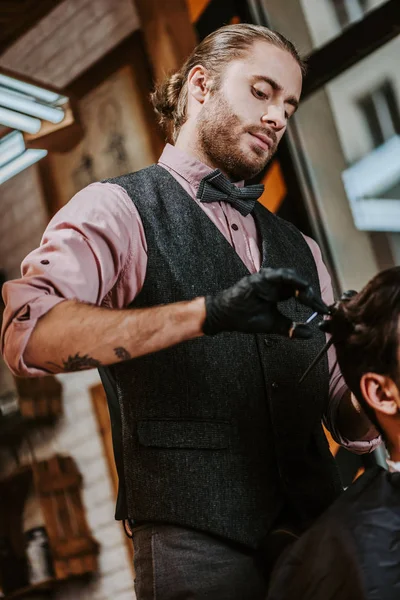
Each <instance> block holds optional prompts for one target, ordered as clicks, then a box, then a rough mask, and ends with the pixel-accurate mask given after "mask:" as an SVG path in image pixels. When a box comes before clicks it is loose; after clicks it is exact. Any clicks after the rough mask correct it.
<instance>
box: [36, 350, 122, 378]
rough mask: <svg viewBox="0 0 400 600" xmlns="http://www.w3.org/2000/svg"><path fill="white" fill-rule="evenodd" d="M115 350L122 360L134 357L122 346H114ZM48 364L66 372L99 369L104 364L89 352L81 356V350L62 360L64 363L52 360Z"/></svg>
mask: <svg viewBox="0 0 400 600" xmlns="http://www.w3.org/2000/svg"><path fill="white" fill-rule="evenodd" d="M114 352H115V355H116V356H117V357H118V358H119V359H120V360H129V359H130V358H132V357H131V355H130V353H129V352H128V350H126V349H125V348H123V347H122V346H118V347H117V348H114ZM47 364H48V365H51V366H53V367H56V368H57V370H58V371H63V372H64V373H71V372H73V371H84V370H85V369H97V368H98V367H101V366H102V363H101V362H100V361H99V360H97V359H96V358H92V357H91V356H89V354H84V355H83V356H80V354H79V352H77V353H76V354H75V356H68V358H67V360H63V361H62V365H58V364H57V363H53V362H50V361H47Z"/></svg>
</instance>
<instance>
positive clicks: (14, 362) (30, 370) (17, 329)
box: [3, 295, 65, 377]
mask: <svg viewBox="0 0 400 600" xmlns="http://www.w3.org/2000/svg"><path fill="white" fill-rule="evenodd" d="M64 301H65V298H60V297H57V296H50V295H48V296H44V297H42V298H40V300H38V301H37V302H32V303H29V304H26V305H25V306H24V308H23V309H22V310H20V311H19V313H18V315H17V316H16V317H14V319H13V321H12V322H11V323H10V325H9V327H8V329H7V331H6V333H5V336H4V349H3V352H4V354H3V358H4V361H5V362H6V364H7V366H8V368H9V369H10V370H11V372H12V373H13V374H14V375H16V376H17V377H43V376H44V375H49V374H50V373H51V371H50V370H48V371H47V370H46V369H43V368H36V367H31V366H28V365H26V363H25V361H24V352H25V349H26V346H27V345H28V342H29V338H30V337H31V334H32V331H33V329H34V327H35V325H36V323H37V321H38V319H39V318H40V317H41V316H43V315H44V314H46V313H47V312H48V311H49V310H50V309H52V308H53V307H54V306H56V305H57V304H59V303H60V302H64Z"/></svg>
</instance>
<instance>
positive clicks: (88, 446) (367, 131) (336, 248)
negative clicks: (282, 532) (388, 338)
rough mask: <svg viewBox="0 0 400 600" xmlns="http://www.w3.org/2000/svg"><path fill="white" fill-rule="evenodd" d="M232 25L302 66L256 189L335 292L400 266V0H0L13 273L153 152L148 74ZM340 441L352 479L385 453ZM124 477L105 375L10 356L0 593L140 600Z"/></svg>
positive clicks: (3, 257) (3, 264) (1, 155)
mask: <svg viewBox="0 0 400 600" xmlns="http://www.w3.org/2000/svg"><path fill="white" fill-rule="evenodd" d="M236 22H249V23H257V24H262V25H267V26H269V27H271V28H272V29H276V30H278V31H280V32H281V33H283V34H284V35H285V36H287V37H288V38H289V39H290V40H291V41H293V42H294V43H295V45H296V46H297V48H298V49H299V51H300V53H301V54H302V55H303V56H306V57H308V63H309V73H308V75H307V78H306V80H305V84H304V91H303V100H302V103H301V105H300V108H299V110H298V112H297V114H296V116H295V117H294V119H293V120H292V122H291V124H290V127H289V131H288V133H287V135H286V136H285V138H284V141H283V142H282V143H281V146H280V148H279V151H278V153H277V154H276V156H275V157H274V159H273V161H272V162H271V163H270V165H268V167H267V169H266V170H265V172H263V173H262V174H261V175H260V176H259V177H257V182H258V181H262V182H263V183H265V192H264V194H263V196H262V198H261V199H260V201H261V202H262V203H263V204H264V205H265V206H267V207H268V208H269V209H270V210H271V211H273V212H276V213H278V214H279V215H281V216H283V217H284V218H286V219H288V220H290V221H292V222H293V223H295V224H296V225H297V226H298V227H299V228H300V229H301V230H302V231H303V232H304V233H306V234H308V235H311V236H312V237H314V238H315V239H316V240H317V242H318V243H319V245H320V247H321V249H322V252H323V256H324V260H325V262H326V264H327V265H328V268H329V269H330V272H331V274H332V279H333V283H334V288H335V292H336V294H339V293H340V292H341V291H343V290H344V289H349V288H351V289H356V290H357V289H360V288H361V287H362V286H363V285H364V284H365V283H366V282H367V280H368V279H370V278H371V277H372V276H373V275H374V274H375V273H376V272H377V271H379V270H381V269H384V268H387V267H391V266H394V265H398V264H400V68H399V64H400V62H399V59H400V37H399V32H400V10H399V1H398V0H386V1H385V0H284V1H283V0H247V1H246V0H236V1H235V0H186V1H185V0H167V1H162V0H117V1H116V0H41V1H40V2H37V0H18V1H15V0H2V2H1V3H0V269H1V281H2V282H4V281H6V280H7V279H13V278H16V277H19V273H20V263H21V261H22V259H23V258H24V257H25V256H26V254H28V252H29V251H30V250H32V249H33V248H34V247H35V246H37V245H38V243H39V242H40V238H41V235H42V233H43V230H44V229H45V227H46V224H47V222H48V221H49V219H50V218H51V216H52V215H53V214H54V213H55V212H56V211H57V210H58V209H59V208H60V207H61V206H63V205H64V204H65V203H66V202H68V200H69V199H70V198H71V197H72V196H73V194H74V193H75V192H77V191H78V190H79V189H81V188H82V187H84V186H86V185H88V184H89V183H91V182H92V181H97V180H100V179H102V178H105V177H113V176H117V175H120V174H122V173H125V172H129V171H134V170H137V169H140V168H142V167H145V166H147V165H149V164H151V163H153V162H155V161H156V160H157V158H158V156H159V154H160V152H161V149H162V147H163V145H164V143H165V138H164V135H163V133H162V132H161V131H160V129H159V128H158V126H157V124H156V120H155V116H154V114H153V112H152V109H151V106H150V103H149V93H150V91H151V89H152V85H153V82H154V81H155V80H159V79H160V78H162V77H163V76H164V75H165V74H167V73H169V72H170V71H173V70H174V69H175V68H178V67H179V66H180V64H181V63H182V62H183V60H184V59H185V58H186V56H187V55H188V54H189V53H190V51H191V50H192V48H193V47H194V46H195V45H196V43H197V42H198V41H199V40H201V39H202V38H203V37H205V36H206V35H207V34H208V33H210V32H212V31H213V30H215V29H217V28H218V27H220V26H222V25H224V24H227V23H236ZM327 435H328V434H327ZM331 450H332V452H333V453H334V454H335V456H336V459H337V461H338V463H339V466H340V468H341V471H342V474H343V479H344V482H345V485H349V483H351V481H352V480H353V479H354V478H355V477H357V476H358V475H359V474H360V473H361V472H362V470H363V469H364V468H366V467H367V466H368V464H370V463H371V462H372V461H373V460H378V461H379V456H377V457H375V458H374V457H367V458H366V459H361V458H360V457H357V456H355V455H351V454H349V453H348V452H346V451H345V450H343V449H338V447H337V446H336V445H335V444H334V443H333V442H332V440H331ZM116 489H117V478H116V473H115V468H114V463H113V450H112V442H111V432H110V426H109V420H108V409H107V405H106V401H105V396H104V393H103V390H102V387H101V385H100V382H99V378H98V375H97V372H96V371H87V372H81V373H76V374H68V375H60V376H57V377H48V378H45V379H42V380H26V381H25V380H20V379H17V378H14V377H13V376H12V375H11V374H10V372H9V371H8V369H7V367H6V366H5V365H4V363H3V362H2V361H1V359H0V590H2V591H0V597H1V594H3V596H4V597H6V598H30V597H36V598H44V597H46V598H48V597H53V598H57V599H59V600H67V599H71V600H72V599H74V600H75V599H76V598H80V599H86V598H91V599H95V600H105V599H109V598H113V600H128V598H129V599H131V598H134V591H133V570H132V550H131V543H130V541H129V540H128V538H127V537H126V536H125V535H124V532H123V529H122V528H121V524H120V523H117V522H115V521H114V518H113V516H114V505H115V498H116Z"/></svg>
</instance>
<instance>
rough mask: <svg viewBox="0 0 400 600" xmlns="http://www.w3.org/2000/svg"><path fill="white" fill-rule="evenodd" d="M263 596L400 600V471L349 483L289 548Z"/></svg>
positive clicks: (377, 471) (375, 472) (271, 599)
mask: <svg viewBox="0 0 400 600" xmlns="http://www.w3.org/2000/svg"><path fill="white" fill-rule="evenodd" d="M268 600H400V473H389V472H388V471H385V470H384V469H382V468H381V467H374V468H372V469H370V470H368V471H367V472H366V473H364V475H362V476H361V477H360V478H359V479H358V480H357V481H356V482H355V483H354V484H353V485H351V486H350V487H349V488H348V489H347V490H346V492H345V493H344V494H343V495H342V496H341V497H340V498H339V499H338V500H337V501H336V502H334V504H333V505H332V506H331V507H330V508H329V509H328V510H327V511H326V513H324V515H323V516H322V517H320V518H319V519H318V520H317V521H316V523H315V524H314V525H313V526H312V527H311V528H310V529H309V530H308V531H307V532H306V533H305V534H304V535H303V536H302V537H301V538H300V539H299V540H298V541H297V542H296V543H295V544H294V545H293V546H292V547H291V549H290V550H289V552H288V554H287V555H286V556H285V558H284V559H283V561H282V563H281V564H280V566H279V567H278V568H277V569H276V571H275V574H274V576H273V578H272V583H271V588H270V592H269V595H268Z"/></svg>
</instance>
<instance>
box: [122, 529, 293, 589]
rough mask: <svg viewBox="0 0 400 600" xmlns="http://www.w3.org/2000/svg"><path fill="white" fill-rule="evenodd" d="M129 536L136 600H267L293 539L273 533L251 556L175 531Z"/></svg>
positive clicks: (142, 531)
mask: <svg viewBox="0 0 400 600" xmlns="http://www.w3.org/2000/svg"><path fill="white" fill-rule="evenodd" d="M132 534H133V535H132V538H133V545H134V550H135V556H134V564H135V571H136V579H135V591H136V597H137V600H203V599H204V600H265V598H266V596H267V591H268V585H269V580H270V577H271V574H272V571H273V569H274V568H276V567H277V564H278V562H279V558H280V557H282V556H283V555H284V553H285V550H286V549H288V548H289V547H290V545H291V543H293V542H294V541H295V540H296V539H297V537H296V536H295V534H294V533H293V532H292V531H290V530H288V529H286V530H285V529H283V528H276V529H275V530H274V532H272V533H271V535H270V536H268V538H267V539H266V540H265V543H264V544H263V546H262V548H260V549H259V550H256V551H255V550H249V549H248V548H246V547H244V546H242V545H240V544H235V543H232V542H229V541H226V540H224V539H221V538H218V537H214V536H212V535H209V534H207V533H204V532H201V531H196V530H193V529H188V528H184V527H177V526H173V525H165V524H157V523H145V524H141V525H136V526H134V527H133V531H132Z"/></svg>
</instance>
